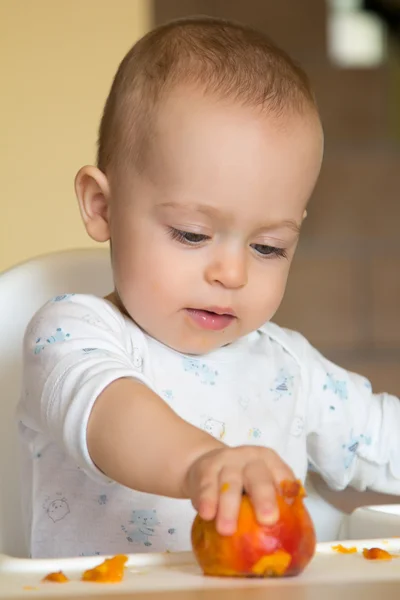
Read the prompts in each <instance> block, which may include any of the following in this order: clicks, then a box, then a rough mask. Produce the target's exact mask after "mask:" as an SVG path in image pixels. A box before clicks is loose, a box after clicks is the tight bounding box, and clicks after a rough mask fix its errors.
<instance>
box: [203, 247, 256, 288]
mask: <svg viewBox="0 0 400 600" xmlns="http://www.w3.org/2000/svg"><path fill="white" fill-rule="evenodd" d="M205 277H206V280H207V282H208V283H211V284H214V283H219V284H221V285H223V286H224V287H226V288H229V289H238V288H242V287H244V286H245V285H246V283H247V277H248V274H247V257H246V253H245V251H244V250H242V249H238V248H236V249H232V248H220V249H218V250H217V251H216V252H215V253H214V254H213V256H212V257H210V261H209V263H208V265H207V267H206V272H205Z"/></svg>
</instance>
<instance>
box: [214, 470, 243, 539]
mask: <svg viewBox="0 0 400 600" xmlns="http://www.w3.org/2000/svg"><path fill="white" fill-rule="evenodd" d="M242 490H243V477H242V471H241V469H240V468H232V467H230V468H224V469H222V470H221V473H220V476H219V499H218V512H217V522H216V528H217V531H218V533H220V534H221V535H232V534H234V533H235V531H236V528H237V520H238V516H239V509H240V502H241V497H242Z"/></svg>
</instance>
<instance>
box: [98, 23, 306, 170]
mask: <svg viewBox="0 0 400 600" xmlns="http://www.w3.org/2000/svg"><path fill="white" fill-rule="evenodd" d="M182 84H189V85H193V86H199V87H200V88H201V89H202V91H203V93H205V94H214V95H216V96H218V97H220V98H231V99H232V100H234V101H237V102H240V103H242V104H243V105H248V106H254V107H260V108H261V109H266V110H268V111H269V112H271V113H273V114H274V115H277V116H280V115H282V114H285V112H287V111H297V112H299V113H301V112H304V111H306V110H307V109H310V108H312V109H314V110H316V106H315V99H314V96H313V93H312V90H311V87H310V84H309V80H308V78H307V75H306V74H305V73H304V71H303V70H302V69H301V67H299V66H298V65H297V64H296V63H295V62H293V61H292V59H291V58H290V57H289V56H288V55H287V54H286V53H285V52H284V51H283V50H281V49H280V48H278V47H277V46H275V44H273V43H272V42H271V41H270V40H269V39H268V38H267V37H266V36H265V35H264V34H263V33H261V32H258V31H256V30H254V29H252V28H251V27H248V26H245V25H241V24H238V23H233V22H230V21H225V20H222V19H214V18H208V17H199V18H196V17H192V18H187V19H181V20H177V21H172V22H170V23H167V24H165V25H162V26H160V27H157V28H156V29H154V30H152V31H150V32H149V33H148V34H147V35H145V36H144V37H143V38H141V39H140V40H139V41H138V42H137V43H136V44H135V45H134V46H133V47H132V48H131V50H130V51H129V52H128V54H127V55H126V56H125V58H124V59H123V60H122V62H121V64H120V66H119V68H118V71H117V73H116V75H115V78H114V81H113V83H112V86H111V90H110V93H109V95H108V98H107V101H106V104H105V108H104V112H103V116H102V119H101V124H100V130H99V140H98V156H97V164H98V167H99V168H100V169H101V170H102V171H103V172H105V173H106V172H107V170H108V169H110V168H113V167H114V166H116V165H118V164H121V162H122V163H124V164H131V165H132V164H135V163H136V165H138V164H139V163H140V162H143V160H144V156H145V153H146V147H147V146H148V141H149V139H150V138H151V134H152V129H151V128H152V122H153V119H154V114H155V110H154V109H156V108H157V106H158V105H159V103H160V101H161V100H162V98H163V97H164V98H165V95H166V94H167V93H168V92H169V91H170V90H171V89H173V88H174V87H176V86H179V85H182Z"/></svg>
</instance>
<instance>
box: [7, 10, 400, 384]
mask: <svg viewBox="0 0 400 600" xmlns="http://www.w3.org/2000/svg"><path fill="white" fill-rule="evenodd" d="M192 14H207V15H212V16H222V17H226V18H231V19H236V20H239V21H242V22H244V23H248V24H250V25H253V26H256V27H258V28H259V29H261V30H263V31H264V32H265V33H267V34H268V35H269V36H270V37H271V38H272V39H273V40H275V41H276V42H277V43H278V44H279V45H281V46H282V47H283V48H284V49H285V50H287V51H288V52H289V53H290V54H291V55H292V57H294V58H295V59H297V60H298V61H299V62H301V63H302V65H303V66H304V67H305V69H306V71H307V72H308V74H309V76H310V78H311V80H312V82H313V84H314V89H315V91H316V95H317V99H318V102H319V106H320V110H321V115H322V120H323V124H324V128H325V134H326V155H325V163H324V166H323V170H322V173H321V178H320V181H319V184H318V186H317V189H316V191H315V194H314V196H313V199H312V202H311V205H310V210H309V216H308V219H307V221H306V224H305V227H304V231H303V238H302V241H301V244H300V247H299V251H298V255H297V258H296V260H295V263H294V265H293V270H292V274H291V278H290V279H289V286H288V290H287V293H286V297H285V300H284V302H283V305H282V307H281V309H280V310H279V313H278V315H277V317H276V321H277V322H278V323H279V324H281V325H284V326H286V327H290V328H293V329H297V330H299V331H301V332H302V333H303V334H304V335H306V337H308V339H309V340H310V341H311V342H312V343H313V344H314V345H315V346H317V347H318V348H319V349H320V350H321V351H322V352H323V353H324V354H325V355H326V356H328V357H329V358H331V359H333V360H334V361H336V362H337V363H339V364H341V365H343V366H345V367H347V368H350V369H353V370H355V371H358V372H360V373H362V374H364V375H366V376H368V377H370V379H371V381H372V383H373V385H374V386H375V387H376V388H377V391H379V390H383V389H384V390H386V391H389V392H393V393H397V394H400V232H399V229H400V0H245V1H244V0H113V1H111V0H68V1H67V0H57V1H55V0H34V2H31V1H30V0H0V65H1V72H2V74H3V82H2V83H3V86H2V95H1V99H0V107H1V110H0V129H1V132H2V135H1V140H2V143H1V145H0V165H1V166H0V170H1V182H2V194H1V197H0V209H1V218H0V271H2V270H4V269H7V268H9V267H10V266H12V265H14V264H16V263H18V262H20V261H23V260H25V259H27V258H30V257H32V256H35V255H38V254H42V253H45V252H50V251H54V250H59V249H64V248H72V247H87V246H92V245H93V243H92V242H91V241H90V240H89V239H88V238H87V236H86V234H85V232H84V230H83V227H82V225H81V222H80V217H79V214H78V209H77V205H76V202H75V198H74V192H73V179H74V176H75V173H76V171H77V170H78V169H79V167H80V166H82V165H83V164H86V163H93V161H94V157H95V151H96V136H97V127H98V122H99V118H100V115H101V111H102V107H103V104H104V101H105V98H106V95H107V93H108V90H109V86H110V84H111V80H112V77H113V75H114V73H115V71H116V68H117V66H118V64H119V62H120V60H121V59H122V57H123V56H124V54H125V53H126V52H127V50H128V49H129V48H130V46H131V45H132V44H133V43H134V42H135V40H136V39H137V38H138V37H140V36H141V35H143V34H144V33H145V32H146V31H147V30H148V29H149V28H151V27H152V26H153V25H157V24H159V23H162V22H164V21H166V20H168V19H171V18H176V17H183V16H187V15H192Z"/></svg>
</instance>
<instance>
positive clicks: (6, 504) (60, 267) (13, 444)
mask: <svg viewBox="0 0 400 600" xmlns="http://www.w3.org/2000/svg"><path fill="white" fill-rule="evenodd" d="M112 289H113V288H112V274H111V267H110V258H109V252H108V250H103V249H93V250H91V249H88V250H70V251H65V252H58V253H55V254H48V255H45V256H40V257H38V258H34V259H32V260H30V261H28V262H25V263H23V264H20V265H17V266H16V267H14V268H12V269H10V270H9V271H6V272H5V273H2V274H0V424H1V425H0V426H1V432H0V553H1V552H3V553H6V554H10V555H13V556H27V552H28V551H27V547H26V541H25V540H24V535H23V527H22V517H21V507H20V493H19V489H20V481H19V477H20V474H19V459H18V440H17V431H16V423H15V415H14V413H15V408H16V404H17V402H18V398H19V386H20V370H21V349H22V338H23V335H24V331H25V328H26V326H27V325H28V322H29V321H30V319H31V317H32V316H33V315H34V313H35V312H36V311H37V310H38V309H39V308H40V307H41V306H42V305H43V304H44V303H45V302H47V300H49V299H50V298H52V297H53V296H56V295H58V294H62V293H64V292H71V291H74V292H77V293H92V294H96V295H99V296H104V295H105V294H107V293H109V292H110V291H111V290H112Z"/></svg>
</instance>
